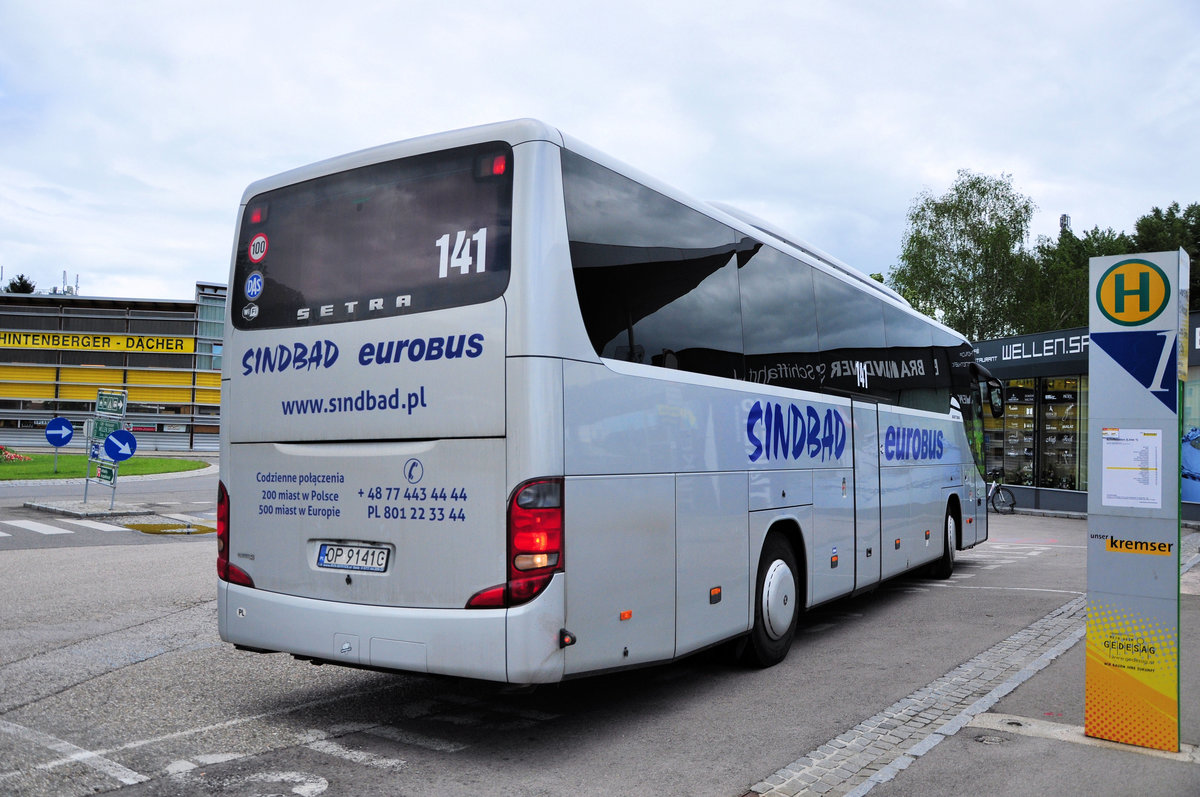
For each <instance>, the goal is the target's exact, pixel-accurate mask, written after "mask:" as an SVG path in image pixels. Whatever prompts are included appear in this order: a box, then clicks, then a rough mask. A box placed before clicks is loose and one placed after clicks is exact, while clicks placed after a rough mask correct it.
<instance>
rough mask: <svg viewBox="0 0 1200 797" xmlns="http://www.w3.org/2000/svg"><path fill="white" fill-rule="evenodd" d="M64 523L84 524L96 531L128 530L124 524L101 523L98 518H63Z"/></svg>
mask: <svg viewBox="0 0 1200 797" xmlns="http://www.w3.org/2000/svg"><path fill="white" fill-rule="evenodd" d="M63 521H64V522H66V523H74V524H75V525H76V526H84V527H86V528H89V529H95V530H96V531H129V529H127V528H125V527H124V526H114V525H113V524H111V523H101V522H100V521H99V520H73V519H71V518H63Z"/></svg>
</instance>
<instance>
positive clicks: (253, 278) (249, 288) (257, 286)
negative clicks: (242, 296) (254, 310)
mask: <svg viewBox="0 0 1200 797" xmlns="http://www.w3.org/2000/svg"><path fill="white" fill-rule="evenodd" d="M262 292H263V275H262V273H261V272H258V271H255V272H254V273H252V274H251V275H250V276H248V277H246V298H247V299H249V300H250V301H254V300H255V299H257V298H258V297H259V296H262Z"/></svg>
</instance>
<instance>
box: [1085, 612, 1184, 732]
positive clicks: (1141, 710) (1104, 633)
mask: <svg viewBox="0 0 1200 797" xmlns="http://www.w3.org/2000/svg"><path fill="white" fill-rule="evenodd" d="M1177 640H1178V637H1177V635H1176V632H1175V631H1174V630H1173V629H1169V628H1165V627H1163V626H1162V625H1159V624H1158V623H1155V622H1153V621H1150V620H1148V619H1146V618H1143V617H1136V616H1130V615H1124V614H1119V613H1118V612H1117V611H1115V610H1114V609H1113V608H1112V607H1110V606H1105V605H1103V604H1098V603H1091V604H1089V605H1088V611H1087V664H1086V667H1087V677H1086V683H1087V694H1086V698H1085V706H1084V730H1085V731H1086V732H1087V735H1088V736H1094V737H1097V738H1100V739H1109V740H1111V741H1114V742H1124V743H1126V744H1136V745H1139V746H1141V747H1150V748H1154V749H1156V750H1168V751H1171V752H1178V751H1179V714H1178V705H1179V701H1178V694H1179V648H1178V642H1177Z"/></svg>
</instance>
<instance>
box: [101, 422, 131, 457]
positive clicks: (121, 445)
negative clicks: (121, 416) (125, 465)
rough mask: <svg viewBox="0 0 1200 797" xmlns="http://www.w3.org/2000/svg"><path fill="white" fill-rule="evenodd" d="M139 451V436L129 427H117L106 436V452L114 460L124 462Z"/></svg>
mask: <svg viewBox="0 0 1200 797" xmlns="http://www.w3.org/2000/svg"><path fill="white" fill-rule="evenodd" d="M135 451H137V438H136V437H134V436H133V432H131V431H129V430H128V429H117V430H116V431H114V432H113V433H112V434H110V435H109V436H108V437H106V438H104V453H105V454H108V458H109V459H111V460H112V461H113V462H124V461H125V460H127V459H129V458H130V457H132V456H133V453H134V452H135Z"/></svg>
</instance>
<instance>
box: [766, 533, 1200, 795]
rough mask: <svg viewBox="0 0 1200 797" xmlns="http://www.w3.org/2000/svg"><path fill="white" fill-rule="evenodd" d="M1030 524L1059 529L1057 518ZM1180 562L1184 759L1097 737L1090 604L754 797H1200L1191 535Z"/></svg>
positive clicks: (853, 734) (867, 726)
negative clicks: (1087, 671) (1090, 730)
mask: <svg viewBox="0 0 1200 797" xmlns="http://www.w3.org/2000/svg"><path fill="white" fill-rule="evenodd" d="M1006 520H1007V519H1006ZM1020 522H1021V523H1022V524H1024V525H1025V526H1026V527H1028V528H1029V529H1030V530H1031V531H1033V530H1038V529H1042V528H1044V529H1046V530H1049V529H1050V528H1052V524H1054V523H1055V522H1056V519H1054V518H1049V517H1041V516H1035V515H1026V516H1023V517H1020ZM1180 563H1181V568H1180V569H1181V573H1182V575H1181V578H1180V583H1181V596H1180V625H1179V629H1180V657H1179V661H1180V715H1181V716H1180V743H1181V744H1180V750H1179V752H1164V751H1160V750H1151V749H1147V748H1142V747H1136V746H1132V745H1127V744H1119V743H1115V742H1110V741H1105V740H1101V739H1095V738H1090V737H1088V736H1087V735H1086V734H1085V732H1084V681H1085V676H1084V657H1085V642H1084V632H1085V625H1086V600H1085V599H1084V598H1083V597H1078V598H1075V599H1074V600H1070V601H1067V602H1066V603H1064V605H1063V606H1062V607H1060V608H1059V609H1057V610H1055V611H1054V612H1051V613H1050V614H1048V615H1046V617H1043V618H1042V619H1041V620H1039V621H1037V622H1035V623H1034V624H1033V625H1031V626H1029V627H1028V628H1026V629H1023V630H1022V631H1021V632H1019V633H1017V634H1014V635H1013V636H1012V637H1010V638H1009V639H1007V640H1004V641H1003V642H1001V643H999V644H998V645H996V646H995V647H993V648H992V649H990V650H988V651H985V652H983V653H981V654H980V655H979V656H977V657H975V658H974V659H972V660H971V661H969V662H967V663H965V664H964V665H961V666H959V667H958V668H956V669H954V670H952V671H950V672H948V673H947V674H946V675H945V676H943V678H940V679H938V680H937V681H935V682H934V683H932V684H930V685H929V686H928V687H926V688H924V689H922V690H918V691H917V692H915V693H913V694H912V695H910V696H908V697H907V698H905V699H904V700H901V701H899V702H897V703H896V704H893V705H892V706H889V707H888V708H887V709H885V710H884V711H882V712H880V713H879V714H877V715H875V716H874V717H872V718H870V719H869V720H867V721H865V722H863V723H861V724H859V725H858V726H856V727H855V728H853V729H850V730H849V731H847V732H846V733H843V734H841V735H839V736H838V737H836V738H835V739H831V740H829V742H828V743H827V744H825V745H822V746H820V747H819V748H818V749H816V750H813V751H811V752H810V753H809V754H808V755H806V756H804V757H802V758H800V759H798V760H797V761H795V762H793V763H792V764H791V765H789V766H787V767H784V768H782V769H780V770H779V771H777V772H775V773H773V774H772V775H770V776H769V777H767V778H765V779H764V780H763V781H762V782H760V783H758V784H756V785H755V786H754V787H753V788H752V790H751V791H750V792H747V795H746V797H753V795H758V794H761V795H766V796H767V797H793V796H794V795H800V796H801V797H806V796H807V795H825V796H826V797H828V796H829V795H865V794H867V793H870V794H871V795H872V796H873V797H909V796H910V795H911V796H912V797H916V796H917V795H920V796H921V797H927V796H928V795H972V796H973V797H974V796H976V795H1004V797H1044V796H1045V795H1055V797H1069V796H1070V795H1081V796H1082V795H1087V796H1088V797H1104V796H1105V795H1114V797H1115V796H1116V795H1120V796H1121V797H1128V795H1138V797H1157V796H1158V795H1163V797H1168V796H1169V797H1182V796H1183V795H1200V566H1198V565H1200V533H1197V532H1195V531H1194V530H1192V529H1184V531H1183V544H1182V545H1181V559H1180Z"/></svg>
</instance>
